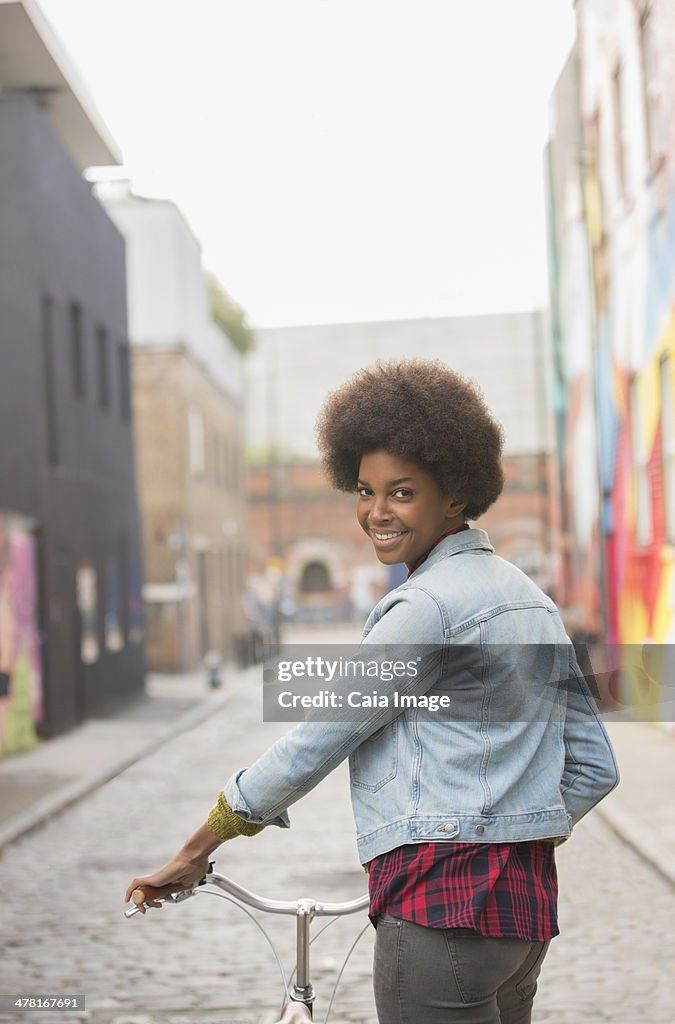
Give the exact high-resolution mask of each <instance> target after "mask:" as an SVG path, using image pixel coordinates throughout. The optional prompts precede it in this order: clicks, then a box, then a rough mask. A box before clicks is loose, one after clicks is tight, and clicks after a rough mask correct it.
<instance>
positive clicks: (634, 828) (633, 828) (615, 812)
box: [595, 804, 675, 887]
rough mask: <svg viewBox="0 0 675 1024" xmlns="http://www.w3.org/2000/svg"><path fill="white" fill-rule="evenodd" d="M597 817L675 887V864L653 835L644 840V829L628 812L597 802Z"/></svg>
mask: <svg viewBox="0 0 675 1024" xmlns="http://www.w3.org/2000/svg"><path fill="white" fill-rule="evenodd" d="M595 812H596V814H597V815H598V817H599V818H602V820H603V821H604V823H605V824H606V825H607V826H608V827H609V828H610V829H611V830H612V832H613V833H614V834H615V836H617V838H618V839H620V840H621V841H622V842H624V843H625V844H626V846H629V847H630V848H631V850H633V852H634V853H636V854H637V855H638V857H640V858H641V859H642V860H644V861H646V862H647V863H648V864H649V865H650V867H652V868H653V869H654V870H655V871H656V872H657V873H658V874H659V875H661V877H662V878H663V879H664V881H666V882H669V883H670V885H672V886H673V887H675V864H673V863H672V862H671V861H670V860H669V859H668V857H667V856H666V853H665V852H664V851H663V849H661V848H660V847H659V846H658V845H657V844H656V843H655V842H654V836H650V837H649V842H645V839H644V829H642V828H641V827H640V826H639V825H638V824H637V823H636V822H635V819H634V818H631V816H630V814H627V813H626V812H625V811H622V810H620V809H619V808H618V807H612V808H608V807H605V806H604V805H603V804H599V805H598V806H597V807H596V808H595Z"/></svg>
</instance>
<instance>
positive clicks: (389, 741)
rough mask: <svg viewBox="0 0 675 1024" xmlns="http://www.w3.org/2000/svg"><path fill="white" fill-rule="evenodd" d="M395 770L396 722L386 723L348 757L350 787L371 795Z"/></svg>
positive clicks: (396, 752)
mask: <svg viewBox="0 0 675 1024" xmlns="http://www.w3.org/2000/svg"><path fill="white" fill-rule="evenodd" d="M397 771H398V719H397V718H396V719H394V721H393V722H388V723H387V725H383V726H382V728H381V729H378V730H377V732H374V733H373V735H372V736H369V737H368V739H367V740H364V741H363V743H362V744H361V745H360V746H358V747H357V748H356V750H355V751H354V752H353V753H352V755H351V757H350V758H349V773H350V777H351V783H352V786H355V787H356V788H357V789H367V790H369V791H370V792H371V793H375V792H377V790H378V789H382V787H383V786H386V784H387V783H388V782H391V781H392V780H393V779H395V778H396V773H397Z"/></svg>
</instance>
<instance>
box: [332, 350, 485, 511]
mask: <svg viewBox="0 0 675 1024" xmlns="http://www.w3.org/2000/svg"><path fill="white" fill-rule="evenodd" d="M316 433H317V441H318V446H319V452H320V455H321V462H322V466H323V469H324V471H325V473H326V474H327V476H328V478H329V479H330V481H331V483H332V484H333V486H334V487H336V488H337V489H338V490H341V491H356V489H357V481H358V474H359V466H360V463H361V458H362V456H363V455H365V454H366V453H368V452H372V451H379V450H384V451H387V452H389V453H390V454H391V455H398V456H399V457H401V458H405V459H410V460H411V461H412V462H415V463H417V464H418V465H419V466H421V467H422V468H423V469H426V470H427V472H429V473H430V474H431V475H432V476H433V477H434V479H435V480H436V482H437V483H438V485H439V486H440V488H441V491H442V493H443V494H449V495H452V496H453V497H454V498H455V500H457V501H461V502H463V503H464V506H465V507H464V515H465V517H466V518H467V519H477V518H478V517H479V516H481V515H482V514H483V513H484V512H485V511H486V510H487V509H488V508H489V507H490V505H492V504H493V502H495V501H496V500H497V498H498V497H499V495H500V493H501V491H502V488H503V486H504V474H503V471H502V465H501V456H502V448H503V431H502V428H501V426H500V424H499V423H498V422H497V420H495V419H494V417H493V416H492V414H491V413H490V411H489V409H488V408H487V406H486V404H485V400H484V398H483V394H482V392H481V390H480V389H479V387H478V386H477V385H476V384H475V383H474V382H473V381H471V380H469V379H468V378H466V377H463V376H462V375H461V374H459V373H456V372H455V371H454V370H451V369H449V368H448V367H447V366H445V365H444V364H443V363H442V362H441V361H440V360H423V359H396V360H387V361H384V360H378V361H377V362H376V363H375V364H374V365H373V366H368V367H366V368H365V369H363V370H360V371H359V372H358V373H356V374H355V375H354V376H353V377H351V378H350V379H349V380H348V381H346V383H345V384H343V385H342V386H341V387H339V388H337V390H335V391H332V392H331V393H330V394H329V396H328V398H327V399H326V402H325V403H324V405H323V408H322V409H321V412H320V413H319V416H318V419H317V424H316Z"/></svg>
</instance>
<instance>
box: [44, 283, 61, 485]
mask: <svg viewBox="0 0 675 1024" xmlns="http://www.w3.org/2000/svg"><path fill="white" fill-rule="evenodd" d="M42 356H43V367H44V396H45V427H46V431H47V460H48V462H49V465H50V466H56V465H57V464H58V461H59V437H58V417H57V415H56V378H55V374H54V303H53V301H52V299H51V298H50V297H49V296H48V295H45V297H44V298H43V300H42Z"/></svg>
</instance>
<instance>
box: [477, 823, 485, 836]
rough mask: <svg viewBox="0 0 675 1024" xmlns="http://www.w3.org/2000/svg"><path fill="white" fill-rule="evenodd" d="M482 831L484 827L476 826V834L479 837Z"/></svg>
mask: <svg viewBox="0 0 675 1024" xmlns="http://www.w3.org/2000/svg"><path fill="white" fill-rule="evenodd" d="M484 831H485V825H476V832H477V833H478V835H479V836H482V835H483V832H484Z"/></svg>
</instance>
